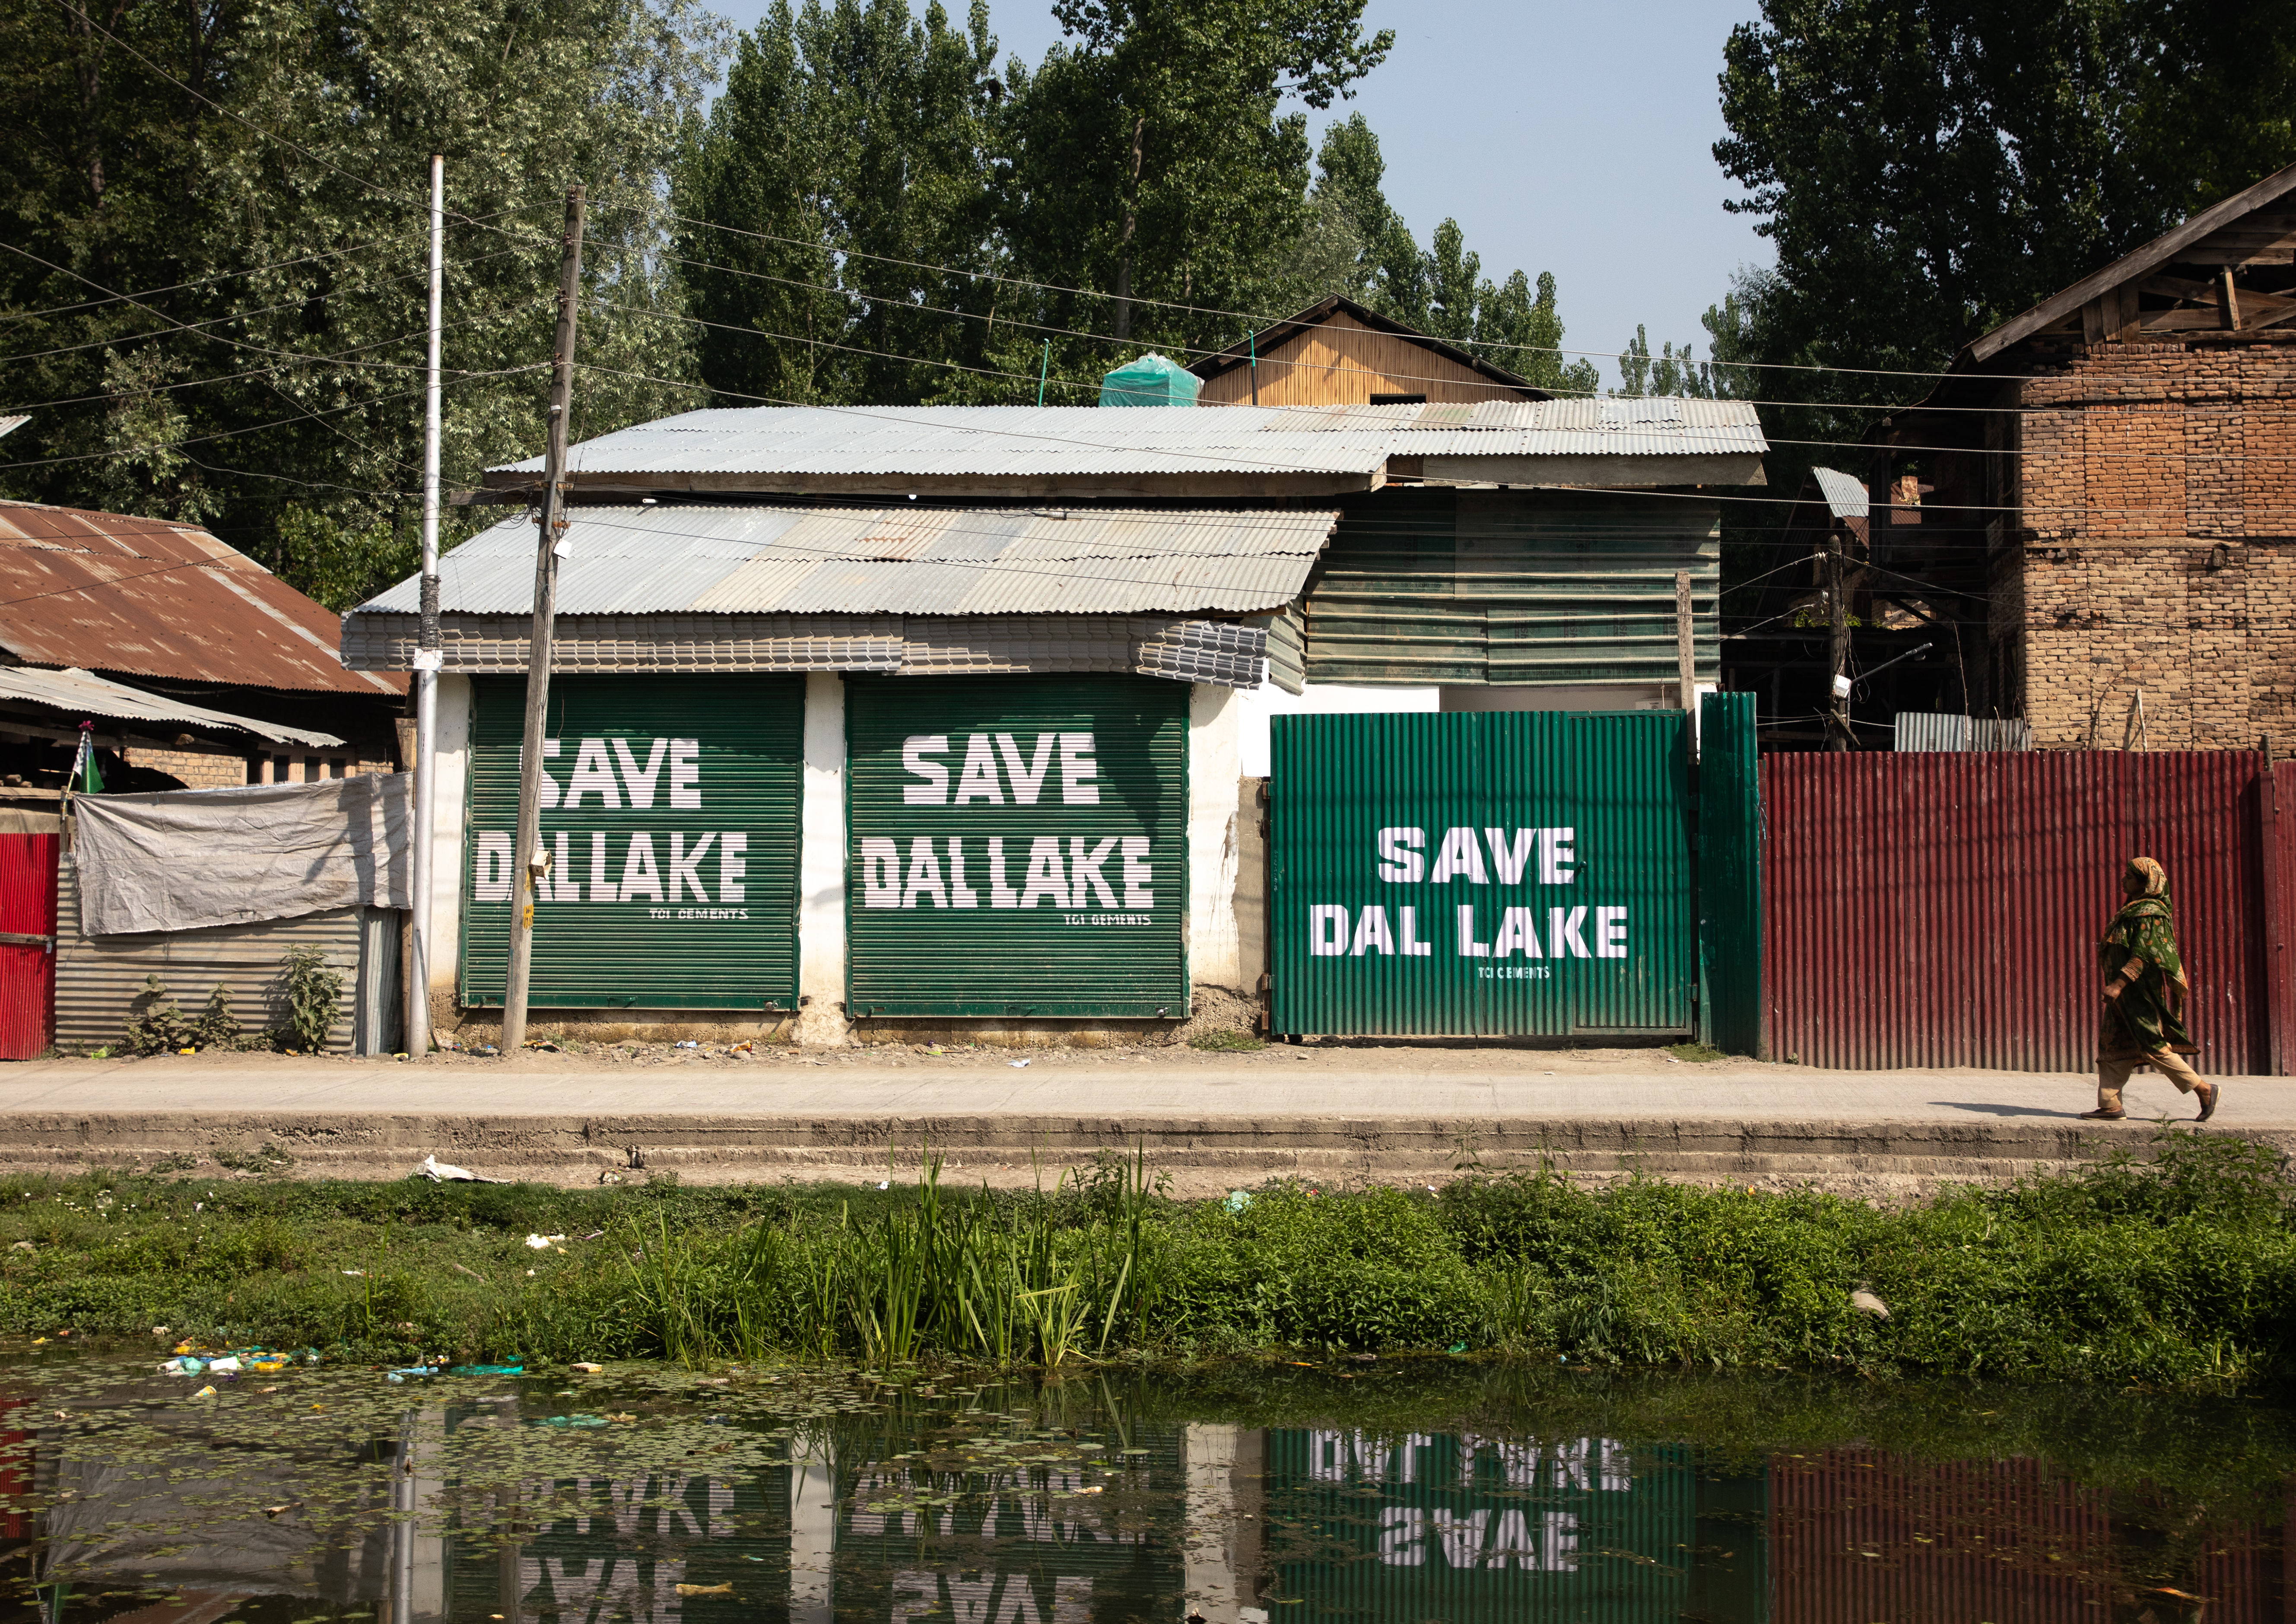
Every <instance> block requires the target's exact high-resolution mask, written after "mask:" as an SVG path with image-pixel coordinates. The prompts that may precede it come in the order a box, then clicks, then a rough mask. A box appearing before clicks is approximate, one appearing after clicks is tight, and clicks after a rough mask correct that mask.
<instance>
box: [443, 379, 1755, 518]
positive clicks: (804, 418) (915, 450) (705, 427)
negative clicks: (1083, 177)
mask: <svg viewBox="0 0 2296 1624" xmlns="http://www.w3.org/2000/svg"><path fill="white" fill-rule="evenodd" d="M1767 448H1768V447H1767V442H1765V440H1764V439H1763V438H1762V431H1761V426H1760V424H1759V422H1758V421H1757V420H1756V418H1755V414H1754V408H1753V407H1752V406H1750V405H1748V404H1746V403H1745V402H1743V401H1735V400H1684V399H1675V398H1662V399H1620V400H1578V399H1574V400H1505V401H1487V402H1483V403H1480V404H1475V405H1443V404H1437V405H1421V406H1292V407H1283V406H1224V407H1219V408H1217V409H1206V408H1201V407H1174V406H1151V407H1142V408H1137V409H1135V410H1131V411H1124V412H1111V411H1105V410H1103V409H1101V408H1099V407H1095V406H742V407H723V408H713V409H710V410H705V411H699V412H688V413H685V414H683V415H681V416H677V417H668V418H664V419H661V420H660V421H659V422H651V423H643V424H640V425H638V426H636V427H635V428H629V429H623V430H619V431H616V432H614V433H611V434H605V435H601V436H600V437H599V438H597V439H594V440H589V441H586V442H585V443H584V444H582V445H580V446H578V447H574V448H573V450H572V451H571V452H570V455H569V456H568V463H567V467H568V473H567V478H568V483H569V485H570V487H571V488H575V489H577V490H579V489H581V488H584V487H591V488H606V489H612V488H617V487H619V488H626V489H627V488H651V489H664V488H684V489H692V490H696V491H703V490H717V491H726V492H731V491H736V490H743V489H748V490H761V489H767V488H785V489H791V490H799V489H803V490H812V491H829V490H838V489H845V490H848V491H858V490H860V489H863V488H869V487H870V482H875V484H874V487H873V488H872V494H880V495H882V494H898V493H896V492H894V490H893V488H892V487H890V485H889V484H888V483H887V482H888V481H901V480H912V481H916V482H917V484H918V488H920V489H922V490H925V491H929V492H930V491H934V490H940V491H943V492H947V493H950V494H954V490H955V486H956V485H957V484H958V483H960V482H961V483H962V484H963V486H964V491H965V494H982V495H985V494H988V491H989V489H990V488H993V487H995V486H996V485H998V484H1000V483H1002V484H1005V485H1006V486H1008V487H1011V488H1012V494H1014V495H1020V494H1042V495H1048V496H1057V495H1059V494H1060V492H1061V489H1062V482H1063V481H1065V482H1069V483H1070V484H1071V485H1073V486H1074V487H1076V491H1075V494H1076V495H1078V496H1083V495H1085V494H1087V490H1089V491H1091V492H1093V493H1094V494H1107V493H1106V491H1105V490H1104V488H1105V487H1106V486H1108V484H1109V483H1110V482H1111V481H1128V482H1130V485H1131V488H1133V489H1134V490H1136V493H1137V494H1140V495H1151V494H1157V493H1158V492H1159V491H1160V490H1162V489H1164V488H1168V487H1169V484H1170V482H1173V481H1186V480H1195V481H1199V482H1201V483H1200V485H1199V488H1197V489H1195V490H1193V491H1188V490H1181V489H1172V490H1171V492H1170V494H1174V495H1183V494H1204V492H1205V491H1208V490H1210V489H1211V488H1213V487H1214V486H1215V485H1216V486H1217V488H1218V491H1219V492H1220V493H1221V494H1230V493H1248V492H1251V491H1252V490H1255V489H1256V490H1257V491H1259V493H1260V494H1264V495H1275V494H1283V495H1304V494H1309V493H1310V492H1311V491H1312V492H1314V493H1316V494H1322V493H1325V492H1329V493H1333V494H1336V493H1338V492H1340V491H1343V490H1363V489H1371V488H1375V487H1376V486H1377V485H1378V484H1379V483H1380V482H1381V480H1382V479H1383V478H1384V476H1385V474H1386V472H1387V464H1388V460H1389V459H1390V457H1398V456H1400V457H1432V458H1438V459H1441V460H1442V461H1443V463H1444V464H1445V466H1444V469H1443V473H1444V475H1445V476H1446V477H1452V478H1460V479H1473V478H1476V477H1479V476H1478V473H1477V470H1476V464H1478V463H1485V464H1488V465H1490V466H1492V467H1497V466H1498V465H1500V464H1503V463H1504V464H1506V465H1508V466H1509V467H1510V468H1513V467H1514V466H1515V465H1518V464H1521V463H1522V462H1523V461H1524V460H1525V459H1553V460H1556V461H1560V460H1562V459H1570V460H1572V461H1573V462H1574V463H1576V462H1577V461H1578V460H1579V459H1587V458H1598V459H1603V461H1604V462H1606V463H1613V464H1614V465H1615V466H1616V468H1617V469H1618V471H1619V472H1620V474H1621V475H1625V474H1626V473H1627V472H1628V469H1627V466H1626V459H1638V460H1640V459H1652V458H1657V459H1668V458H1682V459H1691V458H1699V459H1710V458H1713V457H1717V456H1721V457H1726V458H1734V459H1741V460H1743V472H1750V473H1752V474H1753V475H1755V476H1756V477H1759V461H1758V460H1756V459H1759V457H1760V455H1761V454H1762V453H1763V452H1764V451H1765V450H1767ZM1581 465H1582V466H1583V464H1581ZM541 469H542V461H541V459H540V458H539V457H531V458H529V459H528V460H526V461H525V462H522V463H512V464H511V465H509V466H507V467H504V468H498V469H495V470H492V471H490V472H488V476H487V482H488V485H489V486H493V487H496V488H505V489H516V488H530V487H531V486H532V484H533V481H534V478H535V476H536V475H537V474H538V473H539V472H541ZM1429 472H1431V473H1432V472H1434V471H1433V470H1430V471H1429ZM1668 472H1669V471H1668V470H1666V469H1665V468H1663V467H1662V466H1651V465H1645V466H1644V468H1643V469H1641V470H1640V471H1638V472H1637V473H1636V478H1635V481H1634V482H1638V483H1652V482H1680V483H1694V482H1700V481H1701V480H1716V481H1717V482H1726V481H1723V480H1721V477H1720V474H1719V473H1718V472H1704V473H1693V472H1690V471H1689V470H1688V469H1687V466H1686V464H1685V467H1683V468H1677V469H1675V470H1673V471H1671V472H1672V474H1673V478H1672V479H1671V480H1668V479H1666V478H1665V477H1664V476H1666V475H1667V473H1668ZM1483 477H1498V478H1505V479H1509V480H1523V481H1524V482H1528V476H1525V475H1522V474H1521V473H1509V474H1502V475H1495V476H1483ZM1557 478H1558V482H1599V481H1595V480H1581V479H1580V476H1579V473H1578V472H1576V471H1575V470H1574V471H1572V472H1568V473H1562V472H1559V471H1558V475H1557ZM1158 481H1163V482H1165V484H1164V485H1159V484H1158V483H1157V482H1158ZM1253 481H1257V482H1258V483H1257V485H1256V486H1254V485H1253V483H1252V482H1253ZM936 482H938V483H936Z"/></svg>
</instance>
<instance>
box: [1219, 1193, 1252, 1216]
mask: <svg viewBox="0 0 2296 1624" xmlns="http://www.w3.org/2000/svg"><path fill="white" fill-rule="evenodd" d="M1222 1204H1223V1205H1224V1206H1226V1208H1227V1210H1229V1211H1230V1212H1241V1211H1242V1210H1244V1209H1245V1208H1246V1207H1249V1206H1250V1205H1251V1191H1249V1190H1230V1191H1229V1192H1228V1193H1227V1200H1226V1202H1223V1203H1222Z"/></svg>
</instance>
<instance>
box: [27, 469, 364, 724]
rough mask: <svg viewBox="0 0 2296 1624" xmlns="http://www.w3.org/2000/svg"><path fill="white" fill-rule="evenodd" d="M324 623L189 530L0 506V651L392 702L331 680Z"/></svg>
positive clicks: (334, 640)
mask: <svg viewBox="0 0 2296 1624" xmlns="http://www.w3.org/2000/svg"><path fill="white" fill-rule="evenodd" d="M338 636H339V628H338V627H337V624H336V620H335V617H334V616H332V615H331V614H329V613H328V612H327V611H325V610H324V609H323V608H321V607H320V606H319V605H318V604H316V603H313V602H312V601H311V600H310V599H308V598H307V597H305V596H304V595H302V594H301V593H299V592H298V591H296V590H295V589H294V588H293V587H292V586H289V585H287V583H286V582H284V581H283V580H281V579H280V578H278V577H277V576H275V575H274V574H272V573H271V572H270V571H269V570H266V569H265V568H264V567H263V566H262V565H260V564H258V563H257V562H255V561H254V560H253V559H251V558H250V557H248V556H247V555H246V554H242V553H238V552H234V550H233V549H231V548H230V547H227V546H225V545H224V544H223V543H222V542H220V541H217V539H216V538H215V537H213V536H210V535H209V534H208V532H207V531H205V530H203V529H200V528H199V527H198V526H197V525H190V524H170V523H168V521H165V520H161V519H139V518H134V517H130V516H128V515H126V514H121V513H92V512H89V511H86V510H85V509H81V508H70V507H46V506H43V505H40V504H36V503H30V502H0V648H4V649H5V650H7V651H8V652H10V653H11V654H13V655H14V656H15V657H16V658H17V659H18V660H22V661H24V662H25V663H26V664H28V665H43V666H78V667H82V668H90V669H94V670H102V671H126V672H130V673H133V674H135V675H139V676H146V677H182V678H188V679H191V680H194V681H201V682H214V683H229V684H235V685H246V686H249V687H260V688H294V689H316V690H321V691H327V692H334V693H368V694H373V693H394V694H395V693H405V692H406V679H405V678H404V677H396V676H392V675H390V674H389V673H384V672H372V671H351V670H347V669H345V668H344V666H343V662H342V657H341V655H340V653H339V652H337V648H338Z"/></svg>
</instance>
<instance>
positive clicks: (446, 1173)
mask: <svg viewBox="0 0 2296 1624" xmlns="http://www.w3.org/2000/svg"><path fill="white" fill-rule="evenodd" d="M407 1177H409V1178H427V1179H429V1180H430V1182H431V1183H432V1184H457V1185H500V1184H508V1183H509V1182H510V1181H509V1180H508V1179H506V1178H487V1177H481V1176H480V1175H479V1174H477V1173H473V1172H471V1169H468V1168H458V1167H456V1166H455V1165H454V1164H453V1163H452V1162H447V1161H439V1158H438V1157H437V1156H435V1155H433V1156H425V1157H424V1158H422V1161H420V1162H418V1163H416V1164H415V1168H414V1171H413V1172H412V1173H409V1174H408V1175H407Z"/></svg>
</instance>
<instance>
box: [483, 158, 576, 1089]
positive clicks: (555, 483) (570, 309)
mask: <svg viewBox="0 0 2296 1624" xmlns="http://www.w3.org/2000/svg"><path fill="white" fill-rule="evenodd" d="M582 214H583V207H582V188H581V187H579V186H571V187H569V188H568V189H567V193H566V235H565V236H564V237H563V238H562V240H561V247H562V250H563V251H562V255H561V258H560V261H559V268H558V337H557V340H556V341H555V343H554V344H553V348H552V350H551V358H550V439H549V441H548V443H547V445H546V446H545V448H544V451H543V454H542V518H541V522H540V534H539V535H538V536H537V538H536V544H535V552H534V630H533V633H532V635H531V636H529V639H528V643H527V658H526V734H525V739H524V742H523V743H522V744H521V748H520V750H519V757H518V833H517V834H516V835H515V836H514V837H513V838H512V841H511V857H512V864H511V868H512V874H514V875H515V876H516V877H515V878H514V879H513V880H512V890H511V916H510V974H509V977H508V979H507V984H506V985H505V986H504V988H503V1030H502V1047H503V1053H504V1054H517V1053H518V1050H519V1046H520V1045H521V1044H523V1043H524V1042H525V1041H526V993H527V983H528V980H529V972H530V970H531V967H532V964H533V960H534V898H535V892H536V889H537V882H538V881H539V880H540V879H541V878H542V872H543V869H544V867H545V865H546V863H547V862H548V858H547V857H545V856H544V854H543V850H542V734H543V729H544V726H545V720H546V718H547V717H548V714H549V709H550V640H551V631H552V629H553V627H552V623H553V619H554V618H555V616H556V614H557V612H558V559H559V554H560V551H561V549H562V547H563V546H564V545H565V542H564V540H563V537H564V535H565V531H566V521H565V520H564V519H563V518H562V517H561V514H562V512H563V511H564V507H565V492H564V490H563V489H562V487H563V485H564V483H565V479H566V419H567V415H568V414H569V413H570V411H571V410H572V408H573V404H574V329H575V318H576V317H577V316H578V315H579V314H580V313H581V308H582V307H581V300H582Z"/></svg>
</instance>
